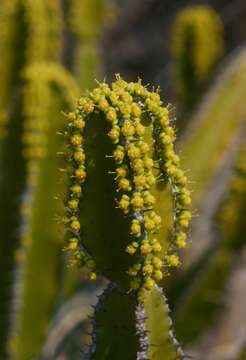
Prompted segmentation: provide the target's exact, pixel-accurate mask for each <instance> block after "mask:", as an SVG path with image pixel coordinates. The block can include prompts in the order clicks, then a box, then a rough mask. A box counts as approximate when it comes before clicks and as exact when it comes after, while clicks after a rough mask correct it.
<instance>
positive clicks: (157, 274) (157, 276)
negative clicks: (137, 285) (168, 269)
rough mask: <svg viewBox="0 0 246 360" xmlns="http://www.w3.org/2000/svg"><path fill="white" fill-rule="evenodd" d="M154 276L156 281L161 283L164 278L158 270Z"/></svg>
mask: <svg viewBox="0 0 246 360" xmlns="http://www.w3.org/2000/svg"><path fill="white" fill-rule="evenodd" d="M152 276H153V278H154V279H155V281H161V280H162V278H163V273H162V271H160V270H156V271H154V272H153V275H152Z"/></svg>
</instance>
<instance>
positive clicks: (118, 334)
mask: <svg viewBox="0 0 246 360" xmlns="http://www.w3.org/2000/svg"><path fill="white" fill-rule="evenodd" d="M134 309H135V302H134V299H132V298H131V297H129V296H127V295H124V294H121V293H119V292H118V290H117V289H115V288H114V287H112V285H111V284H110V285H109V287H108V288H106V290H105V291H104V292H103V293H102V295H100V296H99V299H98V304H97V305H96V307H95V318H94V320H93V325H94V326H93V333H92V340H93V341H92V343H91V345H90V349H89V352H87V357H86V358H88V359H94V360H97V359H98V360H99V359H104V360H106V359H115V358H117V359H119V360H120V359H128V358H129V359H134V358H135V357H136V353H137V347H138V339H137V336H136V333H135V317H134Z"/></svg>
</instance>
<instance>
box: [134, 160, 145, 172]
mask: <svg viewBox="0 0 246 360" xmlns="http://www.w3.org/2000/svg"><path fill="white" fill-rule="evenodd" d="M131 167H132V169H133V170H134V171H135V172H136V173H138V174H141V173H143V172H144V163H143V161H142V160H141V159H135V160H133V161H132V162H131Z"/></svg>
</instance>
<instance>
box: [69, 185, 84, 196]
mask: <svg viewBox="0 0 246 360" xmlns="http://www.w3.org/2000/svg"><path fill="white" fill-rule="evenodd" d="M70 190H71V192H72V193H73V194H75V195H80V194H81V191H82V189H81V186H80V185H73V186H71V188H70Z"/></svg>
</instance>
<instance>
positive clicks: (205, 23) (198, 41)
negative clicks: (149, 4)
mask: <svg viewBox="0 0 246 360" xmlns="http://www.w3.org/2000/svg"><path fill="white" fill-rule="evenodd" d="M171 51H172V54H173V58H174V72H175V81H176V88H177V96H178V98H179V100H180V102H181V104H182V105H183V107H184V109H185V110H188V109H190V108H191V107H192V106H194V104H195V103H196V101H197V99H198V97H199V95H200V94H201V92H202V90H203V89H204V87H205V85H206V84H207V82H208V79H209V76H210V75H211V72H212V70H213V69H214V67H215V65H216V64H217V62H218V60H219V59H220V57H221V56H222V55H223V52H224V40H223V24H222V22H221V20H220V18H219V16H218V15H217V14H216V12H215V11H214V10H213V8H212V7H210V6H208V5H195V6H188V7H185V8H184V9H182V10H181V11H180V13H179V14H178V15H177V18H176V20H175V23H174V26H173V34H172V49H171Z"/></svg>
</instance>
